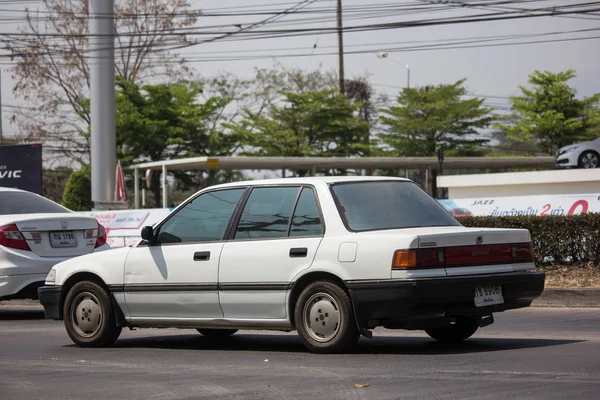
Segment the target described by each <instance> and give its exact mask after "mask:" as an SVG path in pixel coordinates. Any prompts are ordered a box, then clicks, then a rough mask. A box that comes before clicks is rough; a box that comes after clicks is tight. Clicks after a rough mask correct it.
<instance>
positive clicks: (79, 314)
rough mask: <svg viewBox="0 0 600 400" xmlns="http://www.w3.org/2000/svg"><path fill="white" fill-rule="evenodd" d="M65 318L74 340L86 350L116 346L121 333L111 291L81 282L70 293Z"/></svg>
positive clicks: (64, 307) (69, 332)
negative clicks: (109, 293) (87, 348)
mask: <svg viewBox="0 0 600 400" xmlns="http://www.w3.org/2000/svg"><path fill="white" fill-rule="evenodd" d="M63 319H64V324H65V328H66V329H67V333H68V334H69V336H70V337H71V340H73V342H74V343H75V344H77V345H78V346H82V347H102V346H109V345H111V344H113V343H114V342H115V341H116V340H117V339H118V337H119V335H120V334H121V327H120V326H117V324H116V318H115V313H114V311H113V308H112V302H111V299H110V296H109V295H108V292H107V291H106V290H105V289H104V288H103V287H102V286H100V285H98V284H97V283H94V282H85V281H84V282H79V283H77V284H75V286H73V287H72V288H71V290H70V291H69V293H68V294H67V298H66V299H65V304H64V306H63Z"/></svg>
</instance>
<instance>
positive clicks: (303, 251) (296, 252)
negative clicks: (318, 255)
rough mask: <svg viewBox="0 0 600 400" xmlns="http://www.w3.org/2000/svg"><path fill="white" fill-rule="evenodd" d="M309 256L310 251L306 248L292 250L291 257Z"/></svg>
mask: <svg viewBox="0 0 600 400" xmlns="http://www.w3.org/2000/svg"><path fill="white" fill-rule="evenodd" d="M307 255H308V249H307V248H306V247H294V248H291V249H290V257H292V258H296V257H306V256H307Z"/></svg>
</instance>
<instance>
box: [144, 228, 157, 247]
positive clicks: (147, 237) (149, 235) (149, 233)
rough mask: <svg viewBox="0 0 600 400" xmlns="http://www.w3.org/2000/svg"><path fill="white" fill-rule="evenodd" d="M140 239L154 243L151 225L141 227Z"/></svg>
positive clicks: (154, 238)
mask: <svg viewBox="0 0 600 400" xmlns="http://www.w3.org/2000/svg"><path fill="white" fill-rule="evenodd" d="M142 239H144V240H145V241H147V242H148V243H150V244H153V243H156V237H155V236H154V229H153V228H152V227H151V226H145V227H143V228H142Z"/></svg>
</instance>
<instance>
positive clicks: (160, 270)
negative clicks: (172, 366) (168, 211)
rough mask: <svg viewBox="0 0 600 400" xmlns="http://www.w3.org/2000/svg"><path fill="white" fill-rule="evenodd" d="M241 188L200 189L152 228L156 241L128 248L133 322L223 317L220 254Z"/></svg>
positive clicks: (127, 295) (127, 282)
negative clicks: (200, 192) (220, 299)
mask: <svg viewBox="0 0 600 400" xmlns="http://www.w3.org/2000/svg"><path fill="white" fill-rule="evenodd" d="M244 190H245V188H232V189H226V190H215V191H209V192H204V193H202V194H200V195H199V196H197V197H195V198H193V199H192V200H191V201H189V202H188V203H187V204H185V205H184V206H183V207H181V208H180V209H178V210H177V211H175V212H174V214H172V215H171V216H170V217H169V218H168V219H167V220H165V221H164V222H163V223H162V224H161V225H159V226H158V227H157V228H156V229H155V232H154V234H155V237H156V243H153V244H151V245H148V244H143V243H142V244H141V245H139V246H138V247H136V248H133V249H132V250H131V252H130V253H129V256H128V258H127V261H126V264H125V275H124V291H125V300H126V302H127V307H128V309H129V313H130V316H131V319H132V322H138V323H140V324H143V323H144V322H147V323H151V322H153V320H157V319H158V320H168V319H172V318H174V319H180V318H222V317H223V313H222V311H221V307H220V305H219V295H218V291H217V282H218V271H219V257H220V255H221V250H222V249H223V245H224V237H225V234H226V232H227V228H228V227H229V225H230V220H231V219H232V216H233V214H234V211H235V208H236V206H237V203H238V202H239V200H240V199H241V197H242V194H243V193H244Z"/></svg>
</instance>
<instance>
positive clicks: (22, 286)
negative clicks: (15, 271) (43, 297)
mask: <svg viewBox="0 0 600 400" xmlns="http://www.w3.org/2000/svg"><path fill="white" fill-rule="evenodd" d="M47 275H48V274H47V273H44V274H24V275H8V276H0V300H11V299H19V298H25V299H34V300H35V299H36V298H37V296H36V292H35V290H36V289H37V287H38V286H42V285H43V284H44V281H45V280H46V276H47Z"/></svg>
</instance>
